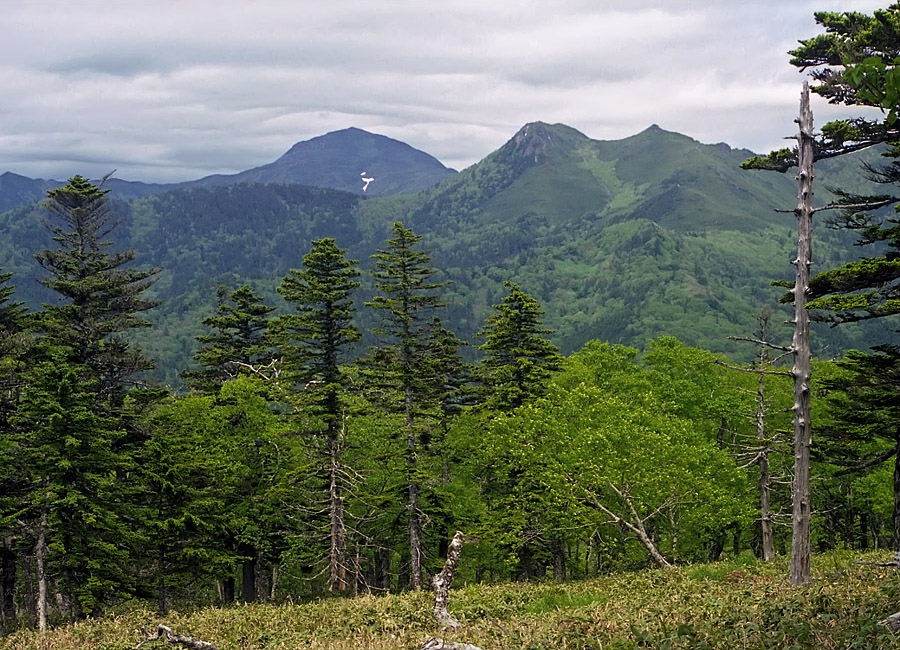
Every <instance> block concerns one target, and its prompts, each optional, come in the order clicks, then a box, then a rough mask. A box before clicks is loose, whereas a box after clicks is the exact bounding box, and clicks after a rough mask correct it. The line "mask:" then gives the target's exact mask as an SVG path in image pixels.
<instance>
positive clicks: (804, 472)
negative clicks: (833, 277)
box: [790, 81, 814, 587]
mask: <svg viewBox="0 0 900 650" xmlns="http://www.w3.org/2000/svg"><path fill="white" fill-rule="evenodd" d="M798 122H799V125H800V131H799V133H798V134H797V145H798V146H797V151H798V157H799V172H798V174H797V183H798V204H797V208H796V210H795V211H794V212H795V214H796V215H797V224H798V242H797V259H796V260H794V265H795V267H796V279H795V281H794V290H793V294H794V338H793V343H792V345H791V353H792V354H793V358H794V366H793V369H792V370H791V375H792V376H793V379H794V406H793V411H794V481H793V486H792V490H791V501H792V511H793V512H792V521H793V527H792V528H793V530H792V536H791V571H790V579H791V584H792V585H794V586H804V587H806V586H809V556H810V539H809V536H810V511H811V503H810V489H809V464H810V456H809V447H810V437H811V435H810V399H809V383H810V377H811V374H812V372H811V369H810V350H809V313H808V312H807V311H806V297H807V293H808V291H809V267H810V264H811V256H812V251H811V249H812V216H813V207H812V194H813V192H812V181H813V140H814V138H813V117H812V111H811V110H810V108H809V84H808V82H805V81H804V82H803V92H802V93H801V95H800V117H799V119H798Z"/></svg>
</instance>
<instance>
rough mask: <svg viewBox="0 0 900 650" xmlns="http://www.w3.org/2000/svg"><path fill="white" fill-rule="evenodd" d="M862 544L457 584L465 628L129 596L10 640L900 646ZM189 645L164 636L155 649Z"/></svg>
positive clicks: (317, 610) (378, 646) (378, 610)
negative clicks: (165, 629) (590, 575)
mask: <svg viewBox="0 0 900 650" xmlns="http://www.w3.org/2000/svg"><path fill="white" fill-rule="evenodd" d="M886 556H887V553H882V554H880V555H878V556H876V555H874V554H869V555H861V554H859V553H846V552H838V553H828V554H823V555H817V556H815V557H814V558H813V583H812V586H811V587H810V588H809V589H794V588H792V587H791V586H790V584H789V583H788V580H787V573H788V566H787V559H786V558H778V559H776V560H775V561H773V562H771V563H769V564H763V563H761V562H757V561H756V560H754V559H753V558H752V557H750V556H741V557H740V558H738V559H737V560H729V561H724V562H718V563H714V564H702V565H690V566H683V567H678V568H674V569H666V570H662V569H647V570H643V571H638V572H631V573H615V574H611V575H608V576H603V577H599V578H594V579H591V580H584V581H577V582H567V583H562V584H558V583H551V582H545V583H524V584H520V583H506V584H495V585H469V586H464V587H460V588H459V589H454V590H453V591H451V599H450V610H451V612H452V613H453V614H454V615H455V616H456V617H457V618H459V619H460V620H461V621H462V622H463V624H464V625H463V628H462V629H460V630H459V631H457V632H453V633H443V632H441V631H440V629H439V628H438V626H437V625H436V624H435V623H434V621H433V619H432V616H431V608H432V603H431V596H430V594H429V593H403V594H396V595H395V594H392V595H380V596H360V597H357V598H325V599H321V600H317V601H313V602H307V603H302V604H290V603H284V604H278V605H274V604H261V605H235V606H231V607H215V608H205V609H201V610H196V611H190V612H187V611H185V612H183V613H172V614H170V615H168V616H166V617H162V618H161V617H159V616H158V615H157V614H156V613H155V612H154V610H153V608H152V605H150V604H147V605H144V604H140V603H130V604H129V605H128V606H127V607H123V608H121V609H119V610H118V611H116V612H113V613H109V614H108V615H107V616H105V617H103V618H102V619H99V620H92V621H83V622H79V623H76V624H74V625H60V626H57V627H54V628H53V629H51V630H49V631H48V632H46V633H45V634H43V635H39V634H38V633H37V632H35V631H33V630H26V629H22V630H18V631H15V632H13V633H12V634H9V635H7V636H4V637H0V650H75V649H77V650H95V649H96V650H127V649H130V648H135V647H136V646H138V645H139V644H140V643H141V642H142V641H144V640H145V638H146V637H145V635H144V633H143V632H142V628H147V629H155V628H156V626H157V624H158V623H162V624H164V625H167V626H169V627H171V628H173V629H174V631H175V632H176V633H178V634H183V635H190V636H192V637H194V638H196V639H202V640H204V641H208V642H211V643H214V644H215V645H216V646H217V647H218V648H219V650H257V649H270V648H271V649H276V648H277V649H283V650H301V649H310V650H353V649H355V648H359V649H369V650H388V649H390V650H395V649H397V650H401V649H402V650H406V649H410V650H411V649H414V648H418V647H419V646H420V645H421V644H422V643H423V642H424V641H425V640H426V639H427V638H429V637H432V636H439V637H443V638H444V639H445V640H447V641H451V640H452V641H457V642H466V643H470V644H474V645H477V646H479V647H480V648H483V649H484V650H500V649H509V650H514V649H515V650H526V649H527V650H544V649H546V650H550V649H553V650H557V649H560V650H561V649H566V648H568V649H572V650H600V649H601V648H602V649H603V650H612V649H615V650H625V649H630V648H657V649H660V650H664V649H665V650H675V649H681V648H683V649H685V650H687V649H688V648H690V649H692V650H693V649H696V648H718V649H732V648H733V649H742V650H743V649H747V650H749V649H750V648H753V649H754V650H756V649H760V648H778V649H800V648H804V649H805V648H809V649H813V648H815V649H826V650H827V649H831V648H834V649H841V650H847V649H851V648H873V649H874V648H878V649H884V650H888V649H900V636H896V635H893V634H891V633H890V632H888V631H887V630H886V629H885V628H884V627H883V626H880V625H878V623H877V621H878V620H881V619H883V618H885V617H886V616H888V615H889V614H892V613H894V612H896V611H898V610H900V571H897V570H894V569H886V568H879V567H874V566H864V565H860V564H855V563H854V561H858V560H870V561H874V560H879V559H880V560H886V559H887V558H886ZM164 647H165V648H176V647H178V648H180V647H181V646H176V645H172V644H167V643H163V642H162V641H153V642H149V643H145V644H144V645H142V646H141V648H142V649H145V650H159V649H160V648H164Z"/></svg>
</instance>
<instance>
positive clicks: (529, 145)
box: [504, 122, 588, 164]
mask: <svg viewBox="0 0 900 650" xmlns="http://www.w3.org/2000/svg"><path fill="white" fill-rule="evenodd" d="M581 139H583V140H587V139H588V137H587V136H586V135H584V134H583V133H581V132H580V131H577V130H576V129H573V128H572V127H570V126H566V125H565V124H547V123H546V122H529V123H528V124H526V125H525V126H523V127H522V128H521V129H519V130H518V132H517V133H516V134H515V135H514V136H513V137H512V139H510V141H509V142H507V143H506V145H505V146H504V148H505V149H507V152H506V153H507V154H508V155H511V156H513V157H515V158H519V159H523V160H527V161H529V162H532V163H534V164H537V163H540V162H541V161H542V160H545V159H546V158H548V157H549V156H551V155H553V154H554V153H567V152H568V151H570V150H571V147H572V144H573V143H574V142H575V141H577V140H581Z"/></svg>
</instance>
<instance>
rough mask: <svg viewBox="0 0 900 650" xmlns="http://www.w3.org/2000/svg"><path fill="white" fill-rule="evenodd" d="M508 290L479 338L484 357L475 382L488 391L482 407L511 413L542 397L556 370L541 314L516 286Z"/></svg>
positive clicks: (556, 360) (558, 364)
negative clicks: (482, 385)
mask: <svg viewBox="0 0 900 650" xmlns="http://www.w3.org/2000/svg"><path fill="white" fill-rule="evenodd" d="M506 287H507V289H509V295H507V296H506V297H505V298H504V299H503V301H502V302H501V303H500V304H499V305H494V310H495V313H494V314H493V315H492V316H490V317H489V318H488V319H487V323H486V325H485V327H484V329H482V330H481V332H480V333H479V336H481V337H483V338H484V339H485V341H484V343H483V344H481V345H480V346H478V349H479V350H480V351H481V352H482V353H484V355H485V358H484V361H483V363H482V366H481V369H480V373H479V378H480V379H481V382H482V383H483V384H484V387H485V390H486V393H487V394H486V399H485V406H487V407H488V408H492V409H498V410H501V411H511V410H513V409H516V408H518V407H519V406H522V404H525V403H527V402H530V401H533V400H534V399H536V398H538V397H541V396H542V395H543V394H544V393H545V392H546V390H547V385H548V384H549V380H550V376H551V373H553V372H554V371H556V370H559V368H560V367H561V363H562V357H561V356H560V354H559V349H558V348H557V347H556V346H555V345H553V344H552V343H551V342H550V341H548V340H547V337H548V336H549V335H550V334H552V332H551V330H548V329H545V328H543V326H542V322H541V321H542V317H543V310H542V309H541V307H540V305H538V303H537V301H536V300H535V299H534V298H532V297H531V296H529V295H528V294H527V293H525V292H524V291H522V290H521V289H520V288H519V286H518V285H517V284H513V283H511V282H507V283H506Z"/></svg>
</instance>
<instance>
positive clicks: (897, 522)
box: [891, 449, 900, 554]
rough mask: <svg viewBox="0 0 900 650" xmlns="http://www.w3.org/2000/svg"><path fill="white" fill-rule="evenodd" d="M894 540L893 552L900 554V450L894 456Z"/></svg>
mask: <svg viewBox="0 0 900 650" xmlns="http://www.w3.org/2000/svg"><path fill="white" fill-rule="evenodd" d="M893 519H894V521H893V523H894V531H893V532H894V540H893V542H892V544H891V550H892V551H894V553H895V554H896V553H900V449H898V450H897V451H896V453H895V454H894V516H893Z"/></svg>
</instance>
